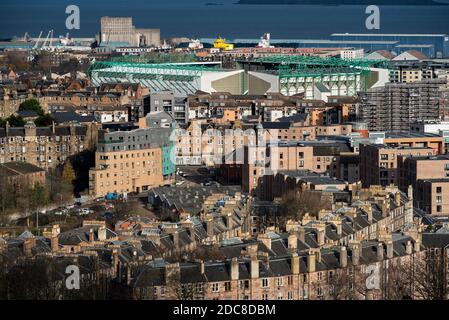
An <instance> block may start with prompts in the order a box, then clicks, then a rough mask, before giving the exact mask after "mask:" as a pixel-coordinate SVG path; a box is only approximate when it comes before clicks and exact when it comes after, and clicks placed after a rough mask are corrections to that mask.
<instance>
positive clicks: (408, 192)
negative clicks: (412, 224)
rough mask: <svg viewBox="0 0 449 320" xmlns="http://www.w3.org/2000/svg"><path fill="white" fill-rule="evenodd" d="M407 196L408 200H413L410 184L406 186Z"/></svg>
mask: <svg viewBox="0 0 449 320" xmlns="http://www.w3.org/2000/svg"><path fill="white" fill-rule="evenodd" d="M407 198H408V200H410V201H412V202H413V187H412V185H409V186H408V190H407Z"/></svg>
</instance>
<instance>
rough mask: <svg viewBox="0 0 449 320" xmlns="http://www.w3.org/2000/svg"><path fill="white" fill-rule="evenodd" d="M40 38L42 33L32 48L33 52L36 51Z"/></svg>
mask: <svg viewBox="0 0 449 320" xmlns="http://www.w3.org/2000/svg"><path fill="white" fill-rule="evenodd" d="M41 37H42V31H41V33H39V37H38V38H37V41H36V43H35V44H34V46H33V50H36V49H37V47H38V46H39V41H40V40H41Z"/></svg>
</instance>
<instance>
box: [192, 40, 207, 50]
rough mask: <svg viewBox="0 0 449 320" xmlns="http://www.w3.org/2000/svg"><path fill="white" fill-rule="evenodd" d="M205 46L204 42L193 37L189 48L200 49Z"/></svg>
mask: <svg viewBox="0 0 449 320" xmlns="http://www.w3.org/2000/svg"><path fill="white" fill-rule="evenodd" d="M203 48H204V46H203V44H202V43H201V42H200V40H198V39H193V40H192V41H190V42H189V49H191V50H200V49H203Z"/></svg>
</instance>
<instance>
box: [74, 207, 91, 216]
mask: <svg viewBox="0 0 449 320" xmlns="http://www.w3.org/2000/svg"><path fill="white" fill-rule="evenodd" d="M91 213H93V211H92V210H90V209H89V208H82V209H80V210H79V211H78V214H79V215H81V216H87V215H89V214H91Z"/></svg>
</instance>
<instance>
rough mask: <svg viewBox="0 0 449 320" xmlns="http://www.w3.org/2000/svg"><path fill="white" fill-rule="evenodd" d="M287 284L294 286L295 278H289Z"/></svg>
mask: <svg viewBox="0 0 449 320" xmlns="http://www.w3.org/2000/svg"><path fill="white" fill-rule="evenodd" d="M287 284H288V285H289V286H291V285H293V276H288V277H287Z"/></svg>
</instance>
